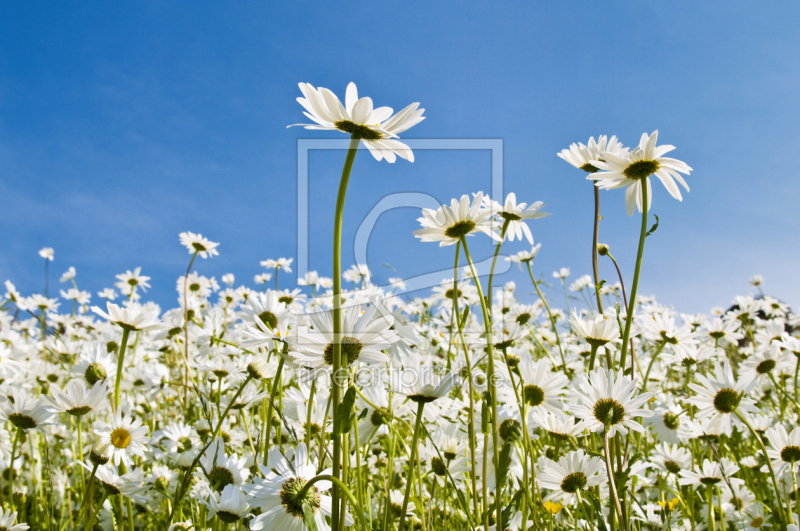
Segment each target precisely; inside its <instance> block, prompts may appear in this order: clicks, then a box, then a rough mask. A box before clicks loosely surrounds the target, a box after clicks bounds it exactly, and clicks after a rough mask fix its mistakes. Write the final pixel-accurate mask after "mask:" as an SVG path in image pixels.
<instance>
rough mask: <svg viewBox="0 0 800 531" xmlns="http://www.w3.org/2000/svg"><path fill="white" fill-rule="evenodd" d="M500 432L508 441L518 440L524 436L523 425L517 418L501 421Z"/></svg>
mask: <svg viewBox="0 0 800 531" xmlns="http://www.w3.org/2000/svg"><path fill="white" fill-rule="evenodd" d="M499 432H500V437H502V438H503V440H504V441H506V442H513V441H518V440H519V438H520V437H521V436H522V426H521V425H520V423H519V422H518V421H517V420H515V419H506V420H504V421H503V422H501V423H500V429H499Z"/></svg>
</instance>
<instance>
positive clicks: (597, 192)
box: [567, 182, 603, 313]
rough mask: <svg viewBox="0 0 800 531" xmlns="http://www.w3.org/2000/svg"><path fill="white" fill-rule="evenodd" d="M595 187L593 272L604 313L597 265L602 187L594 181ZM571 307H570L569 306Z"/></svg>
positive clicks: (599, 305)
mask: <svg viewBox="0 0 800 531" xmlns="http://www.w3.org/2000/svg"><path fill="white" fill-rule="evenodd" d="M592 188H594V235H593V237H592V272H593V273H594V291H595V295H596V296H597V312H598V313H603V301H602V300H601V299H600V289H599V288H598V287H597V286H598V284H600V270H599V268H598V267H597V243H598V242H597V240H598V238H599V235H600V189H599V188H598V187H597V185H596V184H595V183H594V182H592ZM567 309H569V308H567Z"/></svg>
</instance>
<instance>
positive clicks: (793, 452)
mask: <svg viewBox="0 0 800 531" xmlns="http://www.w3.org/2000/svg"><path fill="white" fill-rule="evenodd" d="M781 459H783V460H784V461H786V462H787V463H795V462H797V461H800V448H798V447H797V446H786V447H785V448H784V449H783V450H781Z"/></svg>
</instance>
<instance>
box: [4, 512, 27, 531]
mask: <svg viewBox="0 0 800 531" xmlns="http://www.w3.org/2000/svg"><path fill="white" fill-rule="evenodd" d="M16 521H17V511H14V512H13V513H12V512H11V510H10V509H9V510H7V511H4V510H2V509H0V529H4V530H5V531H23V530H25V529H28V526H27V525H25V524H15V523H14V522H16Z"/></svg>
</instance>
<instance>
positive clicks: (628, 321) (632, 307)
mask: <svg viewBox="0 0 800 531" xmlns="http://www.w3.org/2000/svg"><path fill="white" fill-rule="evenodd" d="M647 179H648V178H647V177H643V178H642V181H641V186H642V229H641V232H640V233H639V250H638V252H637V253H636V269H634V271H633V284H632V285H631V302H630V304H629V305H628V315H627V316H626V317H625V332H624V333H623V334H622V354H621V357H620V359H622V360H624V359H625V354H626V353H627V352H628V338H629V337H630V335H631V325H632V324H633V314H634V312H635V311H636V291H637V290H638V289H639V273H640V272H641V270H642V255H644V240H645V238H646V237H647V183H648V181H647Z"/></svg>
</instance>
